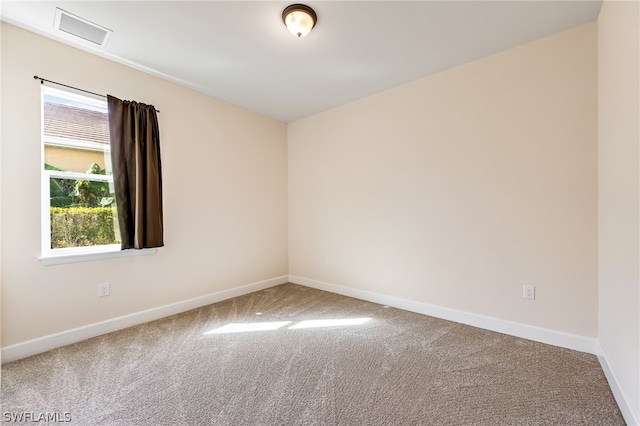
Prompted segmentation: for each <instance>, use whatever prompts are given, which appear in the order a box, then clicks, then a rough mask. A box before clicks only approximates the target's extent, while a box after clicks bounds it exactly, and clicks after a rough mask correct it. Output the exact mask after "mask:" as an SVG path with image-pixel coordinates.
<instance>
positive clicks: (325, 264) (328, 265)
mask: <svg viewBox="0 0 640 426" xmlns="http://www.w3.org/2000/svg"><path fill="white" fill-rule="evenodd" d="M331 265H333V261H332V260H331V258H330V257H327V258H326V259H325V260H324V266H326V267H327V268H331Z"/></svg>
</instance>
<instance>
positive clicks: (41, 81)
mask: <svg viewBox="0 0 640 426" xmlns="http://www.w3.org/2000/svg"><path fill="white" fill-rule="evenodd" d="M33 78H34V79H35V80H40V84H42V83H44V82H45V81H46V82H47V83H51V84H57V85H58V86H63V87H68V88H69V89H73V90H79V91H81V92H84V93H90V94H92V95H95V96H100V97H101V98H105V99H106V98H107V95H102V94H100V93H96V92H90V91H89V90H84V89H80V88H79V87H73V86H69V85H68V84H64V83H58V82H57V81H52V80H47V79H46V78H42V77H38V76H37V75H34V76H33ZM156 112H160V111H158V110H156Z"/></svg>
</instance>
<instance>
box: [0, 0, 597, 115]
mask: <svg viewBox="0 0 640 426" xmlns="http://www.w3.org/2000/svg"><path fill="white" fill-rule="evenodd" d="M295 2H296V1H295V0H293V1H290V2H288V1H255V2H248V1H226V2H222V1H195V2H187V1H138V2H117V1H81V2H68V1H60V2H52V1H45V2H31V1H27V2H25V1H17V2H13V1H4V0H2V3H1V9H0V16H1V18H2V20H4V21H6V22H9V23H11V24H14V25H18V26H20V27H23V28H26V29H28V30H31V31H34V32H37V33H39V34H42V35H45V36H47V37H51V38H53V39H57V40H60V41H62V42H65V43H68V44H71V45H74V46H77V47H79V48H82V49H85V50H89V51H93V52H95V53H97V54H98V55H101V56H105V57H108V58H110V59H114V60H116V61H118V62H121V63H124V64H127V65H130V66H133V67H135V68H138V69H142V70H144V71H147V72H150V73H152V74H155V75H158V76H161V77H163V78H166V79H169V80H171V81H175V82H177V83H180V84H182V85H185V86H188V87H191V88H193V89H196V90H198V91H201V92H203V93H206V94H208V95H211V96H215V97H216V98H220V99H223V100H225V101H228V102H230V103H232V104H235V105H239V106H241V107H244V108H247V109H249V110H253V111H256V112H258V113H261V114H264V115H266V116H269V117H273V118H275V119H278V120H281V121H284V122H290V121H293V120H296V119H299V118H302V117H305V116H308V115H311V114H314V113H317V112H320V111H323V110H326V109H329V108H332V107H335V106H338V105H341V104H345V103H348V102H351V101H354V100H356V99H360V98H363V97H366V96H369V95H372V94H375V93H378V92H381V91H383V90H386V89H389V88H392V87H395V86H398V85H401V84H404V83H408V82H410V81H413V80H417V79H419V78H422V77H425V76H428V75H430V74H434V73H437V72H439V71H442V70H445V69H447V68H451V67H454V66H457V65H460V64H463V63H467V62H470V61H473V60H476V59H479V58H482V57H484V56H488V55H491V54H494V53H497V52H500V51H503V50H506V49H509V48H511V47H514V46H517V45H520V44H523V43H526V42H529V41H532V40H535V39H538V38H541V37H545V36H547V35H550V34H554V33H557V32H560V31H563V30H566V29H569V28H573V27H576V26H579V25H582V24H584V23H587V22H591V21H594V20H595V19H596V18H597V16H598V13H599V11H600V6H601V3H602V2H601V0H598V1H579V0H571V1H515V0H507V1H491V2H489V1H477V0H476V1H466V2H455V1H409V2H401V1H318V0H313V1H309V2H307V3H306V4H308V5H309V6H311V7H313V9H314V10H315V11H316V13H317V15H318V23H317V25H316V27H315V28H314V30H313V31H312V32H311V34H309V35H308V36H307V37H303V38H301V39H296V38H295V37H293V36H292V35H291V34H289V32H288V31H287V30H286V28H285V27H284V24H283V23H282V18H281V15H282V10H283V9H284V8H285V7H286V6H288V5H289V4H291V3H295ZM56 7H59V8H61V9H64V10H66V11H68V12H70V13H72V14H75V15H78V16H80V17H82V18H84V19H86V20H89V21H92V22H94V23H96V24H99V25H102V26H104V27H107V28H109V29H111V30H113V35H112V36H111V39H110V40H109V42H108V43H107V46H106V47H105V48H102V49H101V48H93V47H90V46H86V45H85V44H78V42H76V41H75V40H70V39H68V38H63V36H62V35H61V34H60V33H57V32H54V29H53V22H54V16H55V8H56ZM43 77H45V78H46V76H43ZM65 83H68V84H73V82H65Z"/></svg>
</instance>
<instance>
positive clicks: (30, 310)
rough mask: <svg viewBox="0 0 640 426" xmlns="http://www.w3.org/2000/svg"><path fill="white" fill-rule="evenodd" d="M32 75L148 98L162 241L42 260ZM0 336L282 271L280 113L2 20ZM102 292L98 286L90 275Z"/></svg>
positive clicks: (109, 314)
mask: <svg viewBox="0 0 640 426" xmlns="http://www.w3.org/2000/svg"><path fill="white" fill-rule="evenodd" d="M33 75H39V76H42V77H45V78H48V79H51V80H55V81H61V82H64V83H67V84H72V85H75V86H77V87H81V88H83V89H87V90H91V91H94V92H99V93H110V94H112V95H114V96H117V97H120V98H122V99H134V100H137V101H140V102H145V103H151V104H154V105H155V106H156V107H157V108H158V109H159V110H160V111H161V112H160V115H159V121H160V132H161V147H162V160H163V162H162V166H163V174H164V208H165V243H166V247H164V248H162V249H160V250H158V252H157V253H156V254H155V255H151V256H139V257H127V258H119V259H111V260H102V261H95V262H86V263H75V264H65V265H55V266H44V265H43V264H42V263H41V262H40V261H39V260H38V259H37V258H38V256H39V254H40V169H41V167H42V166H41V161H42V160H41V157H40V144H41V141H40V84H39V83H38V82H37V81H35V80H33ZM1 84H2V117H1V119H2V123H3V126H2V151H3V155H2V164H1V171H2V176H1V178H2V179H1V184H2V206H3V209H2V229H3V233H2V254H3V257H2V346H3V347H5V346H8V345H12V344H15V343H19V342H23V341H25V340H28V339H33V338H36V337H40V336H45V335H49V334H52V333H55V332H59V331H62V330H68V329H71V328H74V327H79V326H82V325H86V324H91V323H94V322H97V321H102V320H106V319H110V318H114V317H117V316H121V315H125V314H130V313H134V312H139V311H142V310H145V309H150V308H153V307H158V306H162V305H165V304H169V303H173V302H177V301H181V300H186V299H189V298H192V297H197V296H200V295H205V294H209V293H213V292H216V291H220V290H225V289H230V288H234V287H238V286H240V285H243V284H249V283H253V282H257V281H261V280H265V279H269V278H274V277H278V276H281V275H285V274H287V270H288V265H287V192H286V188H287V166H286V163H287V146H286V125H285V124H283V123H280V122H277V121H274V120H271V119H268V118H265V117H263V116H260V115H258V114H255V113H252V112H249V111H246V110H243V109H240V108H238V107H235V106H232V105H229V104H227V103H224V102H222V101H219V100H216V99H213V98H211V97H208V96H205V95H202V94H199V93H197V92H194V91H191V90H189V89H185V88H183V87H180V86H178V85H175V84H172V83H169V82H167V81H164V80H161V79H158V78H155V77H151V76H149V75H147V74H144V73H141V72H138V71H135V70H133V69H130V68H127V67H125V66H122V65H119V64H116V63H114V62H111V61H108V60H105V59H103V58H100V57H97V56H94V55H91V54H88V53H86V52H83V51H80V50H78V49H74V48H71V47H69V46H66V45H63V44H60V43H57V42H54V41H52V40H49V39H45V38H43V37H40V36H38V35H35V34H33V33H29V32H26V31H23V30H21V29H18V28H16V27H13V26H11V25H7V24H5V23H2V82H1ZM104 281H108V282H110V283H111V295H110V296H109V297H104V298H98V297H97V290H98V283H100V282H104Z"/></svg>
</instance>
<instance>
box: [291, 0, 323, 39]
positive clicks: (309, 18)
mask: <svg viewBox="0 0 640 426" xmlns="http://www.w3.org/2000/svg"><path fill="white" fill-rule="evenodd" d="M282 20H283V21H284V24H285V25H286V26H287V29H288V30H289V32H290V33H291V34H293V35H294V36H296V37H298V38H300V37H304V36H306V35H307V34H309V33H310V32H311V30H312V29H313V27H315V26H316V21H317V20H318V17H317V16H316V12H314V11H313V9H311V8H310V7H309V6H307V5H304V4H292V5H291V6H287V7H286V9H285V10H283V11H282Z"/></svg>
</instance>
